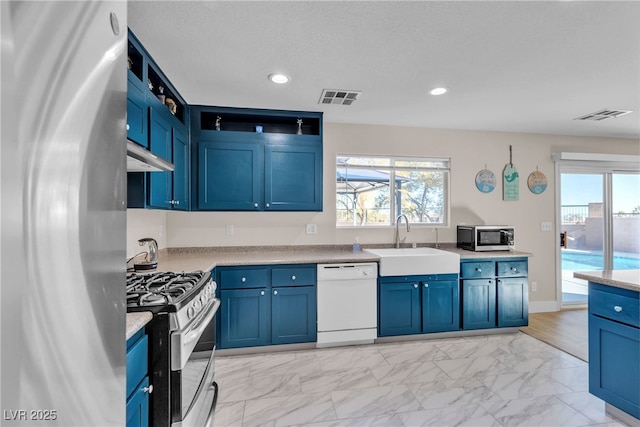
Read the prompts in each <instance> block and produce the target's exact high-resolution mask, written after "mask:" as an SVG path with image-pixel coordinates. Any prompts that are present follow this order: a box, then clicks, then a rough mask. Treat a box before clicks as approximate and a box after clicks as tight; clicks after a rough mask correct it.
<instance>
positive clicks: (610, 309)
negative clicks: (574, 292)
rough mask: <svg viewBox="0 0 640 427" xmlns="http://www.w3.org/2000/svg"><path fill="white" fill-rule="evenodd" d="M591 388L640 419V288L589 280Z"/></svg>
mask: <svg viewBox="0 0 640 427" xmlns="http://www.w3.org/2000/svg"><path fill="white" fill-rule="evenodd" d="M589 392H590V393H591V394H593V395H595V396H597V397H599V398H600V399H602V400H604V401H605V402H607V403H609V404H611V405H613V406H615V407H616V408H618V409H621V410H623V411H624V412H626V413H628V414H630V415H632V416H634V417H636V418H638V419H640V296H639V293H638V292H637V291H631V290H628V289H620V288H616V287H611V286H607V285H602V284H598V283H592V282H589ZM634 425H635V424H634Z"/></svg>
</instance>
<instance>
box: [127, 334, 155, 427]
mask: <svg viewBox="0 0 640 427" xmlns="http://www.w3.org/2000/svg"><path fill="white" fill-rule="evenodd" d="M148 348H149V343H148V338H147V335H146V334H145V331H144V329H141V330H140V331H138V332H137V333H136V334H135V335H134V336H132V337H131V338H129V339H128V340H127V356H126V365H127V375H126V377H127V383H126V390H127V407H126V411H127V424H126V425H127V427H137V426H144V427H146V426H148V425H149V393H150V392H151V388H150V387H149V376H148V366H149V362H148V357H149V356H148Z"/></svg>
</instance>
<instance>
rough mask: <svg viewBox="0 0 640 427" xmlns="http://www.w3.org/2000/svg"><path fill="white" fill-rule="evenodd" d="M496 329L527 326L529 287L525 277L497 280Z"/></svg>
mask: <svg viewBox="0 0 640 427" xmlns="http://www.w3.org/2000/svg"><path fill="white" fill-rule="evenodd" d="M497 297H498V327H513V326H527V325H528V324H529V286H528V282H527V278H526V277H517V278H512V279H498V295H497Z"/></svg>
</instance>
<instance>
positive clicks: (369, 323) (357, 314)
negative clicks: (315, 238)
mask: <svg viewBox="0 0 640 427" xmlns="http://www.w3.org/2000/svg"><path fill="white" fill-rule="evenodd" d="M377 279H378V264H377V263H353V264H352V263H349V264H318V342H317V345H316V346H317V347H332V346H339V345H351V344H370V343H373V341H374V340H375V339H376V338H377V336H378V297H377V295H378V291H377V289H378V285H377Z"/></svg>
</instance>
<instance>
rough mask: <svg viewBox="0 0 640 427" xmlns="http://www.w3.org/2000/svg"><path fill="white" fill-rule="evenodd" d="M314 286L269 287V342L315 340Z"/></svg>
mask: <svg viewBox="0 0 640 427" xmlns="http://www.w3.org/2000/svg"><path fill="white" fill-rule="evenodd" d="M316 335H317V327H316V287H315V286H295V287H286V288H280V287H278V288H273V289H272V290H271V343H272V344H291V343H301V342H314V341H316Z"/></svg>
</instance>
